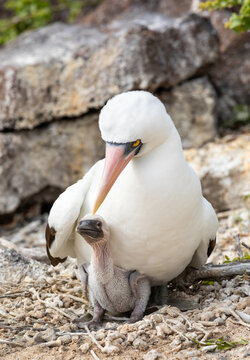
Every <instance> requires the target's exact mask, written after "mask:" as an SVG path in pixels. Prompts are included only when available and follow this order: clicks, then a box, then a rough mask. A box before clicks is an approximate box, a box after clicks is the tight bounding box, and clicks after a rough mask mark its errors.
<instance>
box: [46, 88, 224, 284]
mask: <svg viewBox="0 0 250 360" xmlns="http://www.w3.org/2000/svg"><path fill="white" fill-rule="evenodd" d="M99 126H100V130H101V135H102V138H103V140H104V141H105V142H106V156H105V159H103V160H101V161H98V162H97V163H96V164H95V165H94V166H93V167H92V168H91V169H90V170H89V172H88V173H87V174H86V175H85V176H84V177H83V178H82V179H81V180H79V181H78V182H77V183H76V184H74V185H72V186H70V187H68V188H67V189H66V191H65V192H63V193H62V194H61V195H60V196H59V198H58V199H57V200H56V201H55V203H54V205H53V207H52V209H51V211H50V215H49V219H48V226H47V230H46V235H47V236H46V238H47V251H48V255H49V257H50V259H51V261H52V263H53V264H54V265H55V264H57V263H58V262H60V261H63V260H64V258H65V257H66V256H72V257H76V258H77V261H78V265H79V266H80V267H81V266H82V265H83V269H84V264H88V263H89V261H90V256H91V248H90V246H89V245H88V244H87V243H86V242H85V241H83V239H82V237H81V236H80V235H79V234H78V233H77V232H76V227H77V224H78V222H79V220H80V219H81V218H82V217H83V216H84V215H86V214H88V213H90V212H93V213H95V212H97V213H98V214H100V215H101V216H102V217H103V218H104V219H105V221H106V222H107V224H108V225H109V227H110V234H111V236H110V247H111V253H112V256H113V259H114V263H115V264H116V265H117V266H120V267H122V268H124V269H127V270H137V271H139V272H140V273H142V274H145V275H147V276H148V277H149V278H150V279H151V281H152V284H161V283H165V282H168V281H170V280H171V279H173V278H175V277H176V276H178V275H179V274H180V273H181V272H182V271H183V270H184V269H185V268H186V267H187V266H188V265H189V264H190V263H191V264H192V265H193V266H196V267H198V266H201V265H203V264H204V263H205V262H206V260H207V257H208V256H209V255H210V253H211V252H212V250H213V247H214V245H215V238H216V231H217V228H218V220H217V217H216V214H215V211H214V209H213V207H212V206H211V204H210V203H209V202H208V201H207V200H206V199H205V198H204V197H203V196H202V191H201V185H200V181H199V178H198V176H197V175H196V173H195V172H194V171H193V170H192V168H191V167H190V166H189V165H188V163H187V162H186V160H185V158H184V154H183V150H182V145H181V140H180V136H179V134H178V132H177V130H176V128H175V126H174V124H173V122H172V120H171V118H170V116H169V115H168V114H167V112H166V109H165V107H164V105H163V104H162V102H161V101H160V100H159V99H158V98H156V97H155V96H153V95H152V94H151V93H149V92H146V91H131V92H127V93H122V94H120V95H117V96H115V97H114V98H112V99H111V100H109V101H108V102H107V104H106V105H105V106H104V108H103V109H102V111H101V113H100V118H99ZM104 199H105V201H104Z"/></svg>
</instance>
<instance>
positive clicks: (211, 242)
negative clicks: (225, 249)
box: [207, 238, 216, 257]
mask: <svg viewBox="0 0 250 360" xmlns="http://www.w3.org/2000/svg"><path fill="white" fill-rule="evenodd" d="M215 244H216V238H214V239H210V240H209V245H208V248H207V257H209V256H210V255H211V254H212V252H213V250H214V248H215Z"/></svg>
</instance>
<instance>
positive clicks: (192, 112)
mask: <svg viewBox="0 0 250 360" xmlns="http://www.w3.org/2000/svg"><path fill="white" fill-rule="evenodd" d="M160 98H161V100H162V101H163V103H164V104H165V105H166V108H167V111H168V112H169V114H170V115H171V117H172V119H173V121H174V123H175V125H176V127H177V129H178V131H179V133H180V136H181V139H182V144H183V147H184V148H188V147H199V146H201V145H203V144H204V143H206V142H208V141H210V140H213V139H214V137H215V136H216V126H215V115H216V114H215V107H216V100H217V96H216V93H215V90H214V88H213V86H212V85H211V83H210V82H209V80H208V79H207V78H205V77H203V78H199V79H195V80H191V81H187V82H185V83H183V84H181V85H179V86H176V87H174V88H173V90H172V91H169V92H167V91H163V92H162V93H161V94H160Z"/></svg>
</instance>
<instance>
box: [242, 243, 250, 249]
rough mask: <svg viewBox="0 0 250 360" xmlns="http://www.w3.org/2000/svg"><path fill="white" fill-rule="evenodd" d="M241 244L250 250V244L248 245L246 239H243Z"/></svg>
mask: <svg viewBox="0 0 250 360" xmlns="http://www.w3.org/2000/svg"><path fill="white" fill-rule="evenodd" d="M241 245H242V246H244V247H245V248H246V249H247V250H250V246H248V245H247V244H246V243H245V242H244V241H242V243H241Z"/></svg>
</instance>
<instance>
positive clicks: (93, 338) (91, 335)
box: [84, 325, 104, 352]
mask: <svg viewBox="0 0 250 360" xmlns="http://www.w3.org/2000/svg"><path fill="white" fill-rule="evenodd" d="M84 328H85V330H86V331H87V334H88V335H89V337H90V339H91V340H92V341H93V343H94V344H95V345H96V346H97V347H98V349H99V350H101V351H102V352H103V350H104V347H103V346H101V345H100V344H99V342H98V341H97V340H96V338H95V337H94V335H93V334H91V332H90V330H89V328H88V326H87V325H85V326H84Z"/></svg>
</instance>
